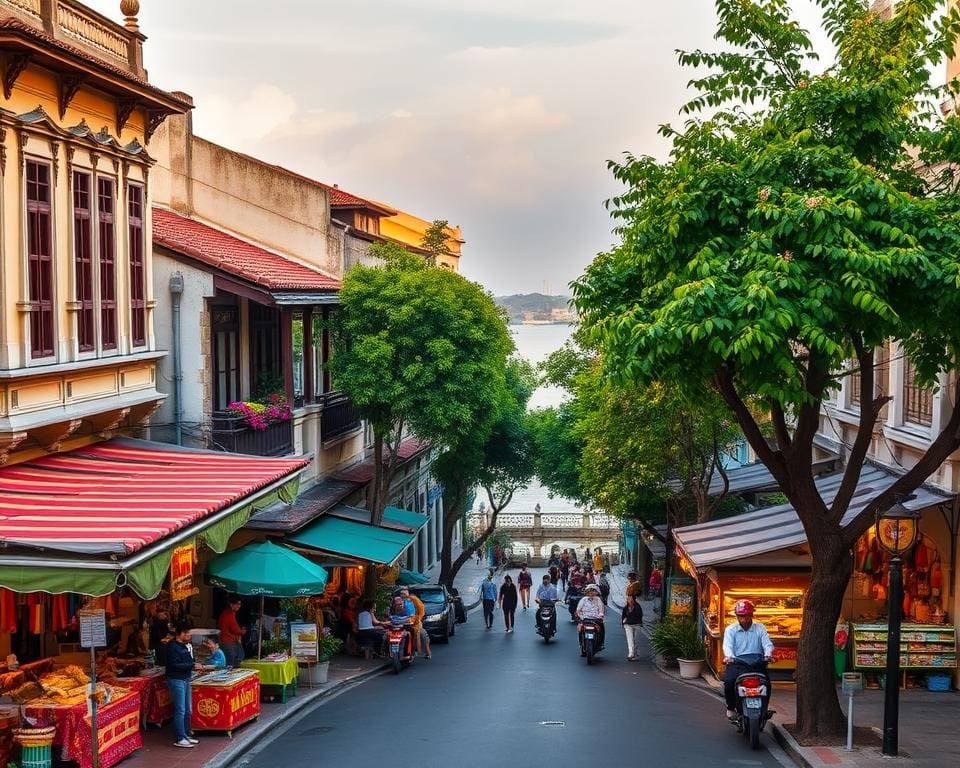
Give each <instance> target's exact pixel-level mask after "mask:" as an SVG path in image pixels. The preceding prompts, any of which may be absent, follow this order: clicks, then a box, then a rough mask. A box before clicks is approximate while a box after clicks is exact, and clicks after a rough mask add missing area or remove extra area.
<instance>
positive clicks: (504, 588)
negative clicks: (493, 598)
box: [500, 574, 517, 634]
mask: <svg viewBox="0 0 960 768" xmlns="http://www.w3.org/2000/svg"><path fill="white" fill-rule="evenodd" d="M500 608H501V609H502V610H503V623H504V626H505V627H506V630H505V631H506V632H507V633H508V634H509V633H510V632H513V618H514V615H515V614H516V612H517V585H516V584H514V583H513V579H511V578H510V575H509V574H507V575H506V576H504V577H503V584H502V585H501V586H500Z"/></svg>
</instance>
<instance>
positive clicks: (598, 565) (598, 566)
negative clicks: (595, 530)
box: [593, 547, 603, 575]
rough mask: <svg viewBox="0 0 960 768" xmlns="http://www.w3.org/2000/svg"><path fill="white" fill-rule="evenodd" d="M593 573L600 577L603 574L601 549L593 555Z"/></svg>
mask: <svg viewBox="0 0 960 768" xmlns="http://www.w3.org/2000/svg"><path fill="white" fill-rule="evenodd" d="M593 572H594V573H596V574H598V575H599V574H601V573H603V550H602V549H600V547H597V549H596V551H595V552H594V553H593Z"/></svg>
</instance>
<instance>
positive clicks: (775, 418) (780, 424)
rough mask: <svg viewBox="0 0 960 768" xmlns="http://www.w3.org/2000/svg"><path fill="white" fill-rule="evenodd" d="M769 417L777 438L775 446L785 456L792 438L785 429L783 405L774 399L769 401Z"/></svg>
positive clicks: (787, 453)
mask: <svg viewBox="0 0 960 768" xmlns="http://www.w3.org/2000/svg"><path fill="white" fill-rule="evenodd" d="M770 419H771V421H772V422H773V433H774V435H775V436H776V438H777V446H778V447H779V448H780V452H781V453H782V454H783V455H784V456H787V455H789V453H790V448H791V447H792V445H793V440H792V439H791V438H790V430H789V429H787V416H786V414H785V413H784V412H783V406H782V405H780V403H778V402H777V401H776V400H771V401H770Z"/></svg>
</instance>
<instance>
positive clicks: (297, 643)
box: [290, 621, 318, 659]
mask: <svg viewBox="0 0 960 768" xmlns="http://www.w3.org/2000/svg"><path fill="white" fill-rule="evenodd" d="M317 637H318V634H317V625H316V624H314V623H313V622H312V621H311V622H305V623H302V624H301V623H298V622H291V623H290V655H291V656H293V657H294V658H297V659H315V658H317V655H318V653H317Z"/></svg>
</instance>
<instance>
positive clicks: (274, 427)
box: [211, 411, 293, 456]
mask: <svg viewBox="0 0 960 768" xmlns="http://www.w3.org/2000/svg"><path fill="white" fill-rule="evenodd" d="M211 439H212V442H213V447H214V448H217V449H218V450H221V451H226V452H227V453H247V454H250V455H252V456H283V455H285V454H288V453H293V422H292V421H281V422H278V423H276V424H271V425H269V426H268V427H267V428H266V429H252V428H251V427H250V426H249V425H248V424H247V423H246V422H245V421H244V419H243V417H242V416H236V415H234V414H233V413H231V412H230V411H216V412H214V414H213V432H212V435H211Z"/></svg>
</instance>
